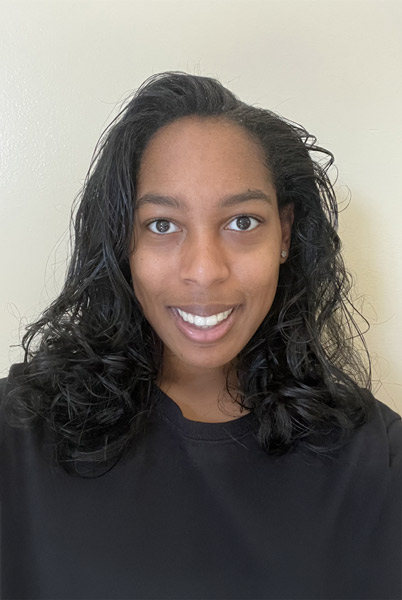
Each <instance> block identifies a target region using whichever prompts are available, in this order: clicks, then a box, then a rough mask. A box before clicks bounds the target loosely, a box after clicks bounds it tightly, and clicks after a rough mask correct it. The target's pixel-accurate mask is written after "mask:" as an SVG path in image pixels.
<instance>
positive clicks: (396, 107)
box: [0, 0, 402, 413]
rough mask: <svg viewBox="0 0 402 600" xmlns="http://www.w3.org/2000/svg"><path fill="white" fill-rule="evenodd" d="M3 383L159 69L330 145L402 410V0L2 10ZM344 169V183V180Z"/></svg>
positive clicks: (358, 272) (148, 1)
mask: <svg viewBox="0 0 402 600" xmlns="http://www.w3.org/2000/svg"><path fill="white" fill-rule="evenodd" d="M0 9H1V15H0V69H1V85H0V119H1V129H0V136H1V138H0V144H1V161H0V169H1V177H0V239H1V253H0V261H1V263H0V266H1V274H2V284H1V292H0V320H1V344H0V376H5V375H6V373H7V371H8V367H9V365H10V364H11V363H12V362H17V361H18V360H20V359H21V351H20V350H19V349H18V348H12V347H10V346H11V345H13V344H18V340H19V336H20V334H21V333H22V329H23V326H24V324H25V323H27V322H29V321H31V320H33V319H34V318H35V317H36V316H37V315H38V313H39V311H40V310H42V309H43V308H44V307H45V306H46V305H47V304H48V303H49V302H50V301H51V300H52V299H53V298H54V297H55V296H56V294H57V292H58V290H59V289H60V286H61V283H62V279H63V276H64V272H65V266H66V257H67V252H68V224H69V216H70V207H71V203H72V200H73V198H74V196H75V194H76V193H77V192H78V190H79V188H80V186H81V184H82V182H83V179H84V177H85V173H86V171H87V168H88V165H89V161H90V158H91V155H92V151H93V148H94V146H95V142H96V140H97V138H98V136H99V134H100V132H101V130H102V129H103V128H104V126H105V125H106V124H107V123H108V122H109V120H110V118H111V116H112V115H113V114H115V112H116V103H117V102H119V101H122V100H123V99H124V98H125V97H126V96H127V94H128V93H129V92H130V91H132V90H134V89H135V88H136V87H137V86H138V85H139V84H140V83H141V82H142V81H143V80H144V79H146V78H147V77H148V76H149V75H151V74H152V73H156V72H160V71H164V70H184V71H189V72H192V73H195V74H200V75H211V76H215V77H217V78H219V79H220V80H221V81H222V82H223V83H224V84H225V85H227V86H228V87H229V88H230V89H231V90H233V91H234V92H235V93H237V94H239V95H240V97H241V98H242V99H244V100H245V101H247V102H250V103H255V104H258V105H261V106H264V107H267V108H270V109H272V110H274V111H276V112H279V113H280V114H282V115H284V116H285V117H288V118H290V119H292V120H295V121H298V122H300V123H302V124H303V125H304V126H306V127H307V128H308V129H309V130H310V131H311V132H312V133H314V134H315V135H316V136H317V137H318V140H319V142H320V143H321V144H322V145H323V146H325V147H328V148H329V149H331V150H332V151H333V152H334V154H335V158H336V164H337V167H338V171H339V174H338V181H337V184H336V189H337V191H338V196H339V199H340V200H343V201H344V204H346V203H347V201H348V200H351V204H350V206H349V208H348V209H347V210H346V211H345V213H343V214H342V216H341V226H340V231H341V235H342V237H343V240H344V254H345V258H346V261H347V264H348V266H349V268H350V270H351V271H352V273H354V274H355V276H356V277H357V285H358V289H357V292H356V294H357V295H359V296H362V295H364V300H361V301H360V302H361V304H360V306H362V307H363V310H364V312H365V314H366V316H367V317H368V318H369V320H370V323H371V330H370V332H369V333H368V335H367V342H368V345H369V348H370V351H371V353H372V356H373V359H374V360H373V362H374V365H373V366H374V379H375V380H377V383H376V390H377V394H376V395H377V397H378V398H379V399H381V400H383V401H384V402H385V403H387V404H388V405H389V406H391V407H392V408H394V410H397V411H398V412H401V413H402V374H401V367H400V362H401V361H400V356H399V352H400V349H399V342H400V339H401V338H402V318H401V304H402V275H401V264H402V236H401V234H400V231H401V225H402V208H401V206H402V185H401V184H402V168H401V158H402V150H401V143H402V110H401V106H402V81H401V74H402V69H401V65H402V41H401V40H402V36H401V34H400V32H401V30H402V3H401V2H400V1H399V0H397V1H387V0H383V1H381V0H377V1H370V0H361V1H356V0H347V1H342V0H315V1H314V0H305V1H304V0H291V1H286V0H278V1H273V0H240V1H239V0H212V1H211V0H161V1H156V0H132V1H126V2H122V1H119V0H104V1H94V0H92V1H84V0H83V1H77V0H76V1H72V0H69V1H60V0H46V1H41V2H39V1H34V0H32V1H30V0H25V1H15V0H10V1H8V2H4V1H3V2H1V3H0ZM335 175H336V173H335V172H334V175H333V177H335Z"/></svg>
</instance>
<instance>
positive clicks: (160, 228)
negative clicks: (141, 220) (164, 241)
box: [147, 219, 179, 235]
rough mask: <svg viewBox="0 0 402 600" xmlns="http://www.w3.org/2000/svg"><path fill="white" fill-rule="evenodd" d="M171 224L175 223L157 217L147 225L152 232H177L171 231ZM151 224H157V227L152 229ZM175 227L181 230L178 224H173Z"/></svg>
mask: <svg viewBox="0 0 402 600" xmlns="http://www.w3.org/2000/svg"><path fill="white" fill-rule="evenodd" d="M171 225H173V223H172V222H171V221H168V220H167V219H156V220H155V221H151V222H150V223H147V227H148V228H149V229H150V230H151V231H152V233H158V234H159V235H161V234H162V235H163V234H165V233H175V232H174V231H169V227H170V226H171ZM151 226H155V228H154V229H152V228H151ZM173 227H176V231H179V228H178V227H177V226H176V225H173Z"/></svg>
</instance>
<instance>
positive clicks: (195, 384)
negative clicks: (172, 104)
mask: <svg viewBox="0 0 402 600" xmlns="http://www.w3.org/2000/svg"><path fill="white" fill-rule="evenodd" d="M255 189H258V190H261V191H262V192H264V193H265V194H266V195H267V196H269V197H270V199H271V202H267V201H264V200H261V199H251V200H247V201H246V202H242V203H241V204H238V205H234V206H231V207H224V208H223V207H219V206H218V202H219V200H220V199H221V198H222V197H224V196H226V195H228V194H238V193H242V192H247V191H248V190H255ZM149 193H153V194H160V195H165V196H166V195H168V196H174V197H175V198H178V199H179V200H181V201H183V202H185V203H186V208H180V209H178V208H173V207H166V206H158V205H154V204H150V203H147V204H145V205H143V206H142V207H140V208H138V210H137V211H136V215H135V226H134V232H133V233H134V235H133V240H132V244H133V245H132V248H134V250H133V252H132V253H131V255H130V269H131V274H132V279H133V288H134V292H135V294H136V296H137V298H138V300H139V302H140V304H141V306H142V308H143V311H144V314H145V316H146V318H147V320H148V322H149V323H150V325H151V326H152V327H153V329H154V330H155V331H156V333H157V334H158V336H159V337H160V338H161V340H162V341H163V343H164V368H163V373H162V374H161V378H160V382H159V385H160V387H161V389H163V390H164V391H165V392H166V393H168V395H169V396H170V397H171V398H172V399H173V400H174V401H175V402H176V403H177V404H178V405H179V407H180V408H181V410H182V413H183V415H184V416H185V417H186V418H189V419H193V420H198V421H205V422H218V421H219V422H223V421H228V420H231V419H233V418H238V417H239V416H241V414H245V412H243V413H241V412H240V407H239V406H238V404H236V403H233V401H230V404H231V407H230V409H228V412H226V411H225V413H223V412H222V410H221V408H220V407H218V398H223V400H224V401H227V400H228V398H227V396H226V398H225V395H224V394H223V389H224V385H225V373H226V371H227V372H228V373H229V374H230V381H231V382H232V383H233V385H234V386H235V385H236V380H235V375H234V374H233V368H232V366H233V364H234V361H235V359H236V356H237V355H238V353H239V352H240V350H241V349H242V348H243V347H244V346H245V345H246V343H247V342H248V341H249V340H250V338H251V337H252V335H253V334H254V333H255V331H256V330H257V329H258V327H259V325H260V324H261V322H262V321H263V319H264V317H265V316H266V314H267V313H268V311H269V309H270V307H271V305H272V302H273V299H274V296H275V293H276V289H277V283H278V276H279V269H280V265H281V263H283V262H284V261H285V260H286V258H282V257H281V251H282V250H287V251H288V252H289V245H290V235H291V227H292V223H293V208H292V206H288V207H286V208H284V209H283V210H282V211H281V213H279V211H278V206H277V198H276V193H275V188H274V186H273V184H272V183H271V181H270V176H269V172H268V170H267V168H266V167H265V166H264V164H263V156H262V152H261V149H260V147H259V146H258V144H257V143H256V142H255V141H254V140H253V139H252V138H251V137H250V135H249V134H248V132H247V131H246V130H244V129H243V128H241V127H239V126H237V125H234V124H232V123H228V122H226V121H224V120H222V119H216V118H215V119H214V118H204V119H199V118H195V117H186V118H182V119H179V120H177V121H175V122H173V123H171V124H169V125H167V126H165V127H163V128H161V129H160V130H158V131H157V132H156V134H155V135H154V136H153V137H152V138H151V140H150V142H149V144H148V146H147V147H146V149H145V152H144V154H143V158H142V161H141V166H140V171H139V174H138V179H137V200H138V199H140V198H141V197H143V196H144V195H145V194H149ZM239 215H248V216H249V217H250V221H246V222H244V221H243V222H240V221H239V220H238V219H237V217H238V216H239ZM251 217H252V218H251ZM153 219H160V220H163V223H162V224H161V223H159V231H160V227H161V225H162V226H164V227H165V228H166V227H167V228H168V229H167V231H166V233H159V232H158V227H157V224H156V223H154V224H149V221H151V220H153ZM166 220H168V221H169V223H166V222H165V221H166ZM259 221H260V222H259ZM244 223H246V224H244ZM242 228H246V230H245V231H243V230H242ZM215 303H221V304H225V305H229V306H233V305H238V308H237V309H236V311H235V312H236V315H235V320H234V323H233V326H232V328H231V329H230V331H228V332H227V334H226V335H225V336H223V337H222V338H220V339H219V340H216V341H215V342H208V343H199V342H195V341H193V340H191V339H189V338H188V337H187V336H185V335H184V334H183V333H182V332H181V331H180V330H179V329H178V327H177V325H176V323H175V321H174V319H173V317H172V315H171V310H170V309H169V308H168V307H171V306H176V307H177V306H179V307H180V306H184V305H186V304H201V305H203V306H208V305H210V304H215ZM228 414H229V415H230V417H228Z"/></svg>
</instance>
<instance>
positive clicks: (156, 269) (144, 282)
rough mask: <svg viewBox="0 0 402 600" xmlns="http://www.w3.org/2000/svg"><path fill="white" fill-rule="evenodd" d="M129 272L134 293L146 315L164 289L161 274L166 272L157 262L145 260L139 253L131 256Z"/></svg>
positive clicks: (164, 284)
mask: <svg viewBox="0 0 402 600" xmlns="http://www.w3.org/2000/svg"><path fill="white" fill-rule="evenodd" d="M130 271H131V277H132V280H133V289H134V293H135V295H136V297H137V300H138V301H139V302H140V304H141V306H142V308H143V310H144V313H145V314H147V312H148V310H149V309H150V308H151V307H152V304H153V302H154V300H155V299H157V297H158V296H159V294H160V293H162V291H163V289H166V282H165V281H164V275H163V274H164V273H166V272H167V271H166V270H165V269H164V268H163V266H162V265H161V264H160V262H159V261H158V260H150V259H147V258H146V256H144V255H143V254H141V253H140V252H136V253H135V254H133V255H132V256H131V259H130Z"/></svg>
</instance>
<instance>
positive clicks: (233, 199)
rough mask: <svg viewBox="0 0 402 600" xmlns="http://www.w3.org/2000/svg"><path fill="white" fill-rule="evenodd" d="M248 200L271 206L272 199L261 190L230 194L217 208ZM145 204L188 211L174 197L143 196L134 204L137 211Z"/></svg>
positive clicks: (186, 206) (184, 205) (185, 205)
mask: <svg viewBox="0 0 402 600" xmlns="http://www.w3.org/2000/svg"><path fill="white" fill-rule="evenodd" d="M248 200H264V201H265V202H268V203H269V204H273V200H272V198H270V196H267V194H265V193H264V192H263V191H262V190H247V192H241V193H239V194H232V195H228V196H224V197H223V198H221V199H220V200H219V202H218V208H227V207H230V206H235V205H237V204H241V203H242V202H247V201H248ZM145 204H154V205H156V206H167V207H169V208H178V209H188V204H187V203H186V202H184V201H183V200H181V199H180V198H176V197H174V196H164V195H160V194H152V193H149V194H144V196H141V198H139V199H138V200H137V202H136V208H137V210H138V209H139V208H141V207H142V206H144V205H145Z"/></svg>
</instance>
